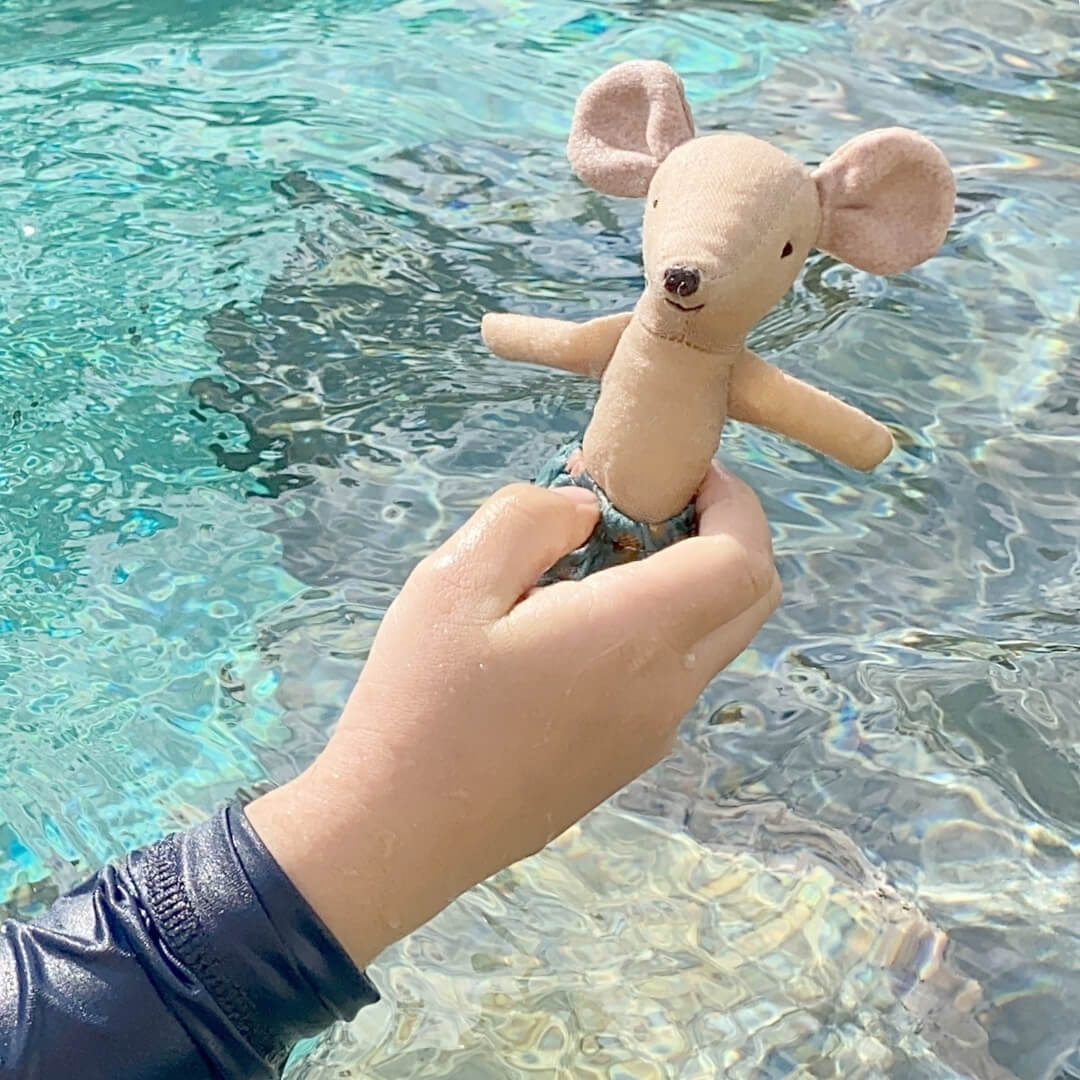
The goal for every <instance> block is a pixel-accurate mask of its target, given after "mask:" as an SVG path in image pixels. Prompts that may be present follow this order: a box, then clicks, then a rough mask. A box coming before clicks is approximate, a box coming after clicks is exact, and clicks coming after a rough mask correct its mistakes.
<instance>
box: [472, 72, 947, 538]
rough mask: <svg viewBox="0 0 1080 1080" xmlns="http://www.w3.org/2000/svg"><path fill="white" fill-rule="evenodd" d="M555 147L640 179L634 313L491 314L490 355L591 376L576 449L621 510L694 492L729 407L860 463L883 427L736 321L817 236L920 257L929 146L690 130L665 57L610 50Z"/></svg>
mask: <svg viewBox="0 0 1080 1080" xmlns="http://www.w3.org/2000/svg"><path fill="white" fill-rule="evenodd" d="M568 152H569V156H570V160H571V163H572V164H573V166H574V168H575V169H576V171H577V172H578V175H579V176H581V177H582V179H584V180H585V181H586V182H587V183H589V184H591V185H592V186H593V187H595V188H596V189H597V190H599V191H603V192H606V193H608V194H612V195H623V196H638V197H640V196H642V195H643V196H644V197H645V221H644V228H643V232H642V248H643V263H644V272H645V291H644V293H643V294H642V296H641V299H640V300H639V301H638V303H637V305H636V307H635V309H634V311H633V312H632V313H628V314H623V315H615V316H607V317H606V318H604V319H597V320H593V321H591V322H587V323H584V324H574V323H569V322H564V321H561V320H549V319H536V318H530V317H524V316H513V315H488V316H486V317H485V319H484V322H483V327H482V330H483V335H484V340H485V341H486V342H487V344H488V346H489V347H490V348H491V349H492V350H493V351H494V352H496V353H497V354H498V355H499V356H502V357H505V358H506V359H510V360H519V361H525V362H531V363H540V364H546V365H548V366H551V367H559V368H563V369H565V370H569V371H575V372H578V373H580V374H588V375H593V376H599V377H601V379H602V384H601V390H600V396H599V399H598V401H597V405H596V408H595V410H594V413H593V417H592V421H591V423H590V424H589V426H588V428H587V430H586V432H585V437H584V442H583V452H584V457H585V466H586V468H587V469H588V470H589V473H590V474H591V475H592V477H593V478H594V479H595V480H596V481H597V483H599V484H600V486H601V487H602V488H603V489H604V491H605V492H606V493H607V495H608V497H609V498H610V499H611V501H612V502H613V503H614V504H615V506H616V507H617V508H618V509H619V510H621V511H622V512H623V513H624V514H627V515H628V516H630V517H632V518H635V519H637V520H639V521H644V522H660V521H664V520H666V519H667V518H669V517H671V516H672V515H674V514H677V513H679V511H681V510H682V509H683V508H684V507H685V506H686V505H687V504H688V503H689V502H690V501H691V500H692V499H693V498H694V496H695V494H696V492H697V490H698V488H699V486H700V484H701V482H702V480H703V478H704V477H705V474H706V472H707V470H708V466H709V462H710V461H711V459H712V457H713V455H715V453H716V451H717V449H718V447H719V444H720V439H721V435H722V432H723V427H724V423H725V421H726V420H727V418H728V417H729V416H731V417H734V418H735V419H738V420H744V421H746V422H749V423H752V424H757V425H760V426H763V427H767V428H770V429H772V430H774V431H778V432H780V433H782V434H785V435H787V436H789V437H791V438H794V439H798V440H800V441H801V442H804V443H805V444H807V445H808V446H810V447H813V448H814V449H816V450H818V451H820V452H821V453H824V454H828V455H829V456H830V457H833V458H835V459H836V460H838V461H841V462H843V463H844V464H847V465H849V466H852V467H854V468H859V469H870V468H873V467H874V466H875V465H877V464H878V463H879V462H881V461H882V460H883V459H884V458H885V457H886V456H887V455H888V454H889V452H890V451H891V449H892V445H893V440H892V436H891V435H890V433H889V431H888V429H887V428H885V427H884V425H882V424H880V423H878V422H877V421H876V420H873V419H871V418H870V417H869V416H867V415H866V414H865V413H863V412H862V411H860V410H859V409H855V408H853V407H852V406H850V405H846V404H844V403H843V402H841V401H839V400H838V399H836V398H835V397H833V396H831V395H829V394H827V393H825V392H823V391H821V390H816V389H814V388H813V387H811V386H808V385H807V384H806V383H804V382H801V381H800V380H798V379H796V378H794V377H793V376H790V375H785V374H784V373H782V372H780V371H779V370H777V369H776V368H775V367H773V366H772V365H770V364H768V363H767V362H766V361H764V360H762V359H761V357H759V356H757V355H756V354H754V353H753V352H751V351H750V350H748V349H747V348H746V336H747V334H748V332H749V331H750V330H751V329H752V328H753V326H754V325H755V324H756V323H757V322H758V321H760V319H761V318H762V317H764V316H765V315H766V314H767V313H768V312H769V311H771V310H772V309H773V308H774V307H775V306H776V304H777V303H778V302H779V301H780V299H781V298H782V297H783V296H784V295H785V294H786V293H787V292H788V290H789V289H790V288H791V286H792V284H793V283H794V281H795V278H796V277H797V276H798V274H799V271H800V269H801V268H802V266H803V264H804V262H805V261H806V258H807V256H808V255H809V254H810V252H811V251H812V250H813V249H814V248H820V249H822V250H827V251H830V252H832V253H833V254H834V255H836V256H838V257H839V258H842V259H844V260H846V261H847V262H849V263H851V264H852V265H854V266H857V267H859V268H861V269H864V270H868V271H870V272H874V273H896V272H899V271H902V270H905V269H908V268H910V267H912V266H914V265H917V264H918V263H919V262H922V261H924V260H925V259H927V258H929V257H930V256H931V255H932V254H933V253H934V252H936V251H937V250H938V249H939V248H940V246H941V244H942V243H943V241H944V239H945V235H946V231H947V229H948V226H949V224H950V222H951V221H952V218H953V213H954V205H955V195H956V189H955V182H954V179H953V175H952V170H951V169H950V168H949V165H948V162H947V161H946V160H945V158H944V155H942V153H941V151H940V150H938V148H937V147H936V146H934V144H933V143H931V142H930V141H929V140H928V139H925V138H924V137H923V136H921V135H918V134H917V133H915V132H913V131H908V130H906V129H903V128H886V129H882V130H879V131H872V132H867V133H866V134H864V135H860V136H858V137H857V138H855V139H852V140H850V141H849V142H848V143H846V144H845V145H844V146H842V147H841V148H840V149H839V150H838V151H836V153H834V154H833V155H832V156H831V157H829V158H828V159H827V160H826V161H825V162H824V163H823V164H822V165H821V166H820V167H819V168H818V169H816V170H814V171H811V170H810V169H809V168H807V167H806V166H805V165H803V164H802V163H801V162H799V161H797V160H796V159H795V158H793V157H791V156H790V155H788V154H786V153H784V152H783V151H782V150H779V149H777V148H776V147H774V146H772V145H770V144H769V143H766V142H764V141H762V140H761V139H756V138H753V137H751V136H749V135H739V134H728V133H723V134H714V135H707V136H703V137H698V138H695V137H694V127H693V119H692V117H691V114H690V109H689V106H688V104H687V102H686V97H685V94H684V92H683V86H682V82H681V80H680V79H679V78H678V76H677V75H676V74H675V72H673V71H672V70H671V68H669V67H668V66H667V65H666V64H661V63H658V62H655V61H632V62H630V63H627V64H620V65H618V66H617V67H616V68H613V69H612V70H611V71H610V72H608V74H607V75H604V76H601V78H600V79H598V80H596V81H595V82H594V83H592V84H591V85H590V86H589V87H588V88H586V90H585V92H584V93H583V94H582V96H581V99H580V101H579V103H578V108H577V110H576V112H575V117H574V123H573V126H572V129H571V135H570V141H569V147H568Z"/></svg>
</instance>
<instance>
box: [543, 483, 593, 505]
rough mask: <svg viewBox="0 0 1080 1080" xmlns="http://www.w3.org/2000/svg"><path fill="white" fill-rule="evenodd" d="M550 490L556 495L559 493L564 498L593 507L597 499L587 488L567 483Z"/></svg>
mask: <svg viewBox="0 0 1080 1080" xmlns="http://www.w3.org/2000/svg"><path fill="white" fill-rule="evenodd" d="M551 490H552V491H554V492H555V494H556V495H561V496H562V497H563V498H564V499H569V500H570V501H571V502H575V503H577V504H578V505H579V506H589V507H595V506H596V505H597V503H598V501H599V500H598V499H597V498H596V496H595V495H594V494H593V493H592V492H591V491H590V490H589V489H588V488H583V487H577V486H576V485H567V486H566V487H557V488H552V489H551Z"/></svg>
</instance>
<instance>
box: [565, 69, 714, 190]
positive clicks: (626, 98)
mask: <svg viewBox="0 0 1080 1080" xmlns="http://www.w3.org/2000/svg"><path fill="white" fill-rule="evenodd" d="M693 137H694V119H693V116H692V115H691V113H690V106H689V105H688V104H687V101H686V92H685V90H684V89H683V84H682V79H680V78H679V76H678V75H677V74H676V73H675V72H674V71H673V70H672V69H671V68H670V67H669V66H668V65H667V64H664V63H661V62H660V61H658V60H630V61H628V62H627V63H624V64H619V65H618V66H617V67H613V68H612V69H611V70H610V71H608V72H607V73H606V74H604V75H601V76H600V78H598V79H597V80H596V81H595V82H592V83H590V84H589V85H588V86H587V87H586V88H585V90H584V91H583V92H582V94H581V97H580V98H579V99H578V103H577V108H576V109H575V110H574V120H573V123H572V125H571V127H570V141H569V143H568V145H567V150H566V153H567V157H569V159H570V164H571V166H572V167H573V170H574V172H575V173H577V175H578V176H579V177H580V178H581V179H582V180H584V181H585V183H586V184H588V185H589V186H590V187H592V188H595V189H596V190H597V191H602V192H603V193H604V194H605V195H622V196H626V197H635V196H636V197H639V198H640V197H641V196H643V195H645V194H646V193H647V192H648V190H649V184H650V183H651V182H652V178H653V173H655V172H656V170H657V169H658V168H659V167H660V163H661V162H662V161H663V160H664V158H666V157H667V156H668V154H670V153H671V151H672V150H674V149H675V147H677V146H679V145H680V144H681V143H684V142H686V141H687V140H688V139H692V138H693Z"/></svg>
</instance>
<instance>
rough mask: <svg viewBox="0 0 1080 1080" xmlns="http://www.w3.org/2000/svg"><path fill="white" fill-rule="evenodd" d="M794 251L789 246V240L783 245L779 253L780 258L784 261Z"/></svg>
mask: <svg viewBox="0 0 1080 1080" xmlns="http://www.w3.org/2000/svg"><path fill="white" fill-rule="evenodd" d="M794 250H795V249H794V248H793V247H792V246H791V241H790V240H789V241H788V242H787V243H786V244H785V245H784V250H783V251H781V252H780V258H781V259H786V258H787V257H788V256H789V255H790V254H791V253H792V252H793V251H794Z"/></svg>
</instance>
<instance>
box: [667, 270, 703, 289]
mask: <svg viewBox="0 0 1080 1080" xmlns="http://www.w3.org/2000/svg"><path fill="white" fill-rule="evenodd" d="M664 288H665V289H667V291H668V292H669V293H671V294H672V296H693V295H694V293H696V292H697V291H698V289H700V288H701V275H700V274H699V273H698V272H697V271H696V270H695V269H694V268H693V267H692V266H672V267H670V268H669V269H667V270H665V271H664Z"/></svg>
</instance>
